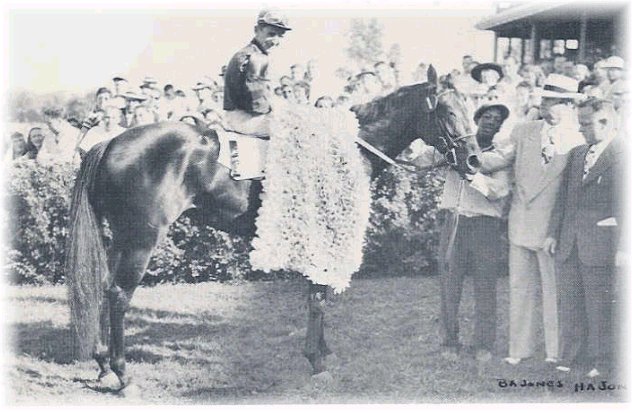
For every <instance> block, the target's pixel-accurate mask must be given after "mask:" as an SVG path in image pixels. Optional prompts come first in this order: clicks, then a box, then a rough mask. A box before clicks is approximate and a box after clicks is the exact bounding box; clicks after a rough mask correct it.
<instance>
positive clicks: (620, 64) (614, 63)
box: [602, 56, 625, 70]
mask: <svg viewBox="0 0 632 413" xmlns="http://www.w3.org/2000/svg"><path fill="white" fill-rule="evenodd" d="M624 64H625V62H624V60H623V58H621V57H619V56H610V57H609V58H607V59H606V60H605V61H604V64H603V66H602V67H603V68H604V69H621V70H623V69H624Z"/></svg>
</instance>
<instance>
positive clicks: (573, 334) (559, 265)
mask: <svg viewBox="0 0 632 413" xmlns="http://www.w3.org/2000/svg"><path fill="white" fill-rule="evenodd" d="M556 273H557V288H558V291H559V301H558V304H559V315H560V346H561V356H562V358H563V360H564V361H565V362H567V363H570V364H575V365H581V366H583V367H587V368H589V369H590V368H593V367H597V369H606V368H609V367H613V366H612V363H613V351H614V349H615V348H616V341H617V340H616V338H615V336H614V335H613V324H614V325H616V324H617V323H616V322H615V318H617V317H618V315H617V314H616V313H617V311H616V306H615V300H616V293H615V291H614V290H613V287H614V285H613V279H614V267H613V266H591V265H586V264H584V263H582V262H581V260H580V259H579V256H578V254H577V246H574V247H573V250H572V252H571V254H570V255H569V256H568V258H567V259H566V260H565V261H563V262H560V261H559V260H558V261H557V262H556Z"/></svg>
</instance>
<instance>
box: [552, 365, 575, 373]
mask: <svg viewBox="0 0 632 413" xmlns="http://www.w3.org/2000/svg"><path fill="white" fill-rule="evenodd" d="M555 369H556V370H557V371H561V372H564V373H568V372H570V371H571V368H570V367H567V366H562V365H561V364H560V365H559V366H556V367H555Z"/></svg>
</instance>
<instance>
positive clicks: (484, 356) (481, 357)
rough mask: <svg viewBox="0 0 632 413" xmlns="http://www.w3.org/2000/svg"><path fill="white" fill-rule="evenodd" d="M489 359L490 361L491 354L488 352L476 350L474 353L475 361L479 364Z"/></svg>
mask: <svg viewBox="0 0 632 413" xmlns="http://www.w3.org/2000/svg"><path fill="white" fill-rule="evenodd" d="M491 359H492V353H490V352H489V351H488V350H478V351H477V352H476V361H479V362H481V363H487V362H488V361H490V360H491Z"/></svg>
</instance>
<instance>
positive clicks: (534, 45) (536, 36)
mask: <svg viewBox="0 0 632 413" xmlns="http://www.w3.org/2000/svg"><path fill="white" fill-rule="evenodd" d="M538 61H540V31H539V30H538V26H537V24H536V23H535V22H532V23H531V63H532V64H536V63H537V62H538Z"/></svg>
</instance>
